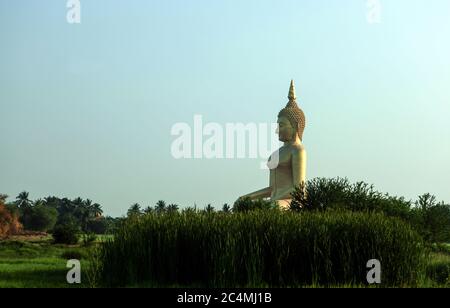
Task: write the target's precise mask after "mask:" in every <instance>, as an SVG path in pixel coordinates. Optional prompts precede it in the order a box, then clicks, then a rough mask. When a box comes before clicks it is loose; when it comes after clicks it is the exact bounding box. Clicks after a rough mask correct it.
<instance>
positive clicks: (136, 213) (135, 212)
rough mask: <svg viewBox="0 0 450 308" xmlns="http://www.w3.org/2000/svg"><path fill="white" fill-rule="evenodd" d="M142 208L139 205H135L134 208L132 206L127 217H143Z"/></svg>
mask: <svg viewBox="0 0 450 308" xmlns="http://www.w3.org/2000/svg"><path fill="white" fill-rule="evenodd" d="M141 214H142V213H141V206H140V205H139V203H135V204H133V205H132V206H130V208H129V209H128V212H127V216H128V217H131V216H139V215H141Z"/></svg>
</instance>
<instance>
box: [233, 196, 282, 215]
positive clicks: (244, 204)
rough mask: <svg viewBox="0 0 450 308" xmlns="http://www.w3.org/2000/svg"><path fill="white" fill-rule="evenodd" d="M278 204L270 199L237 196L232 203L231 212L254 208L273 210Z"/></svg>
mask: <svg viewBox="0 0 450 308" xmlns="http://www.w3.org/2000/svg"><path fill="white" fill-rule="evenodd" d="M277 208H278V205H277V204H276V203H275V202H272V201H266V200H263V199H260V200H251V199H250V198H239V199H238V200H237V201H236V202H235V203H234V205H233V212H249V211H254V210H273V209H277Z"/></svg>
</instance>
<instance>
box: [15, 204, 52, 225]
mask: <svg viewBox="0 0 450 308" xmlns="http://www.w3.org/2000/svg"><path fill="white" fill-rule="evenodd" d="M22 219H23V224H24V227H25V229H26V230H33V231H48V230H51V229H53V227H54V226H55V224H56V221H57V219H58V211H57V210H56V209H55V208H53V207H50V206H46V205H44V204H38V205H35V206H33V207H30V208H27V209H26V210H25V214H24V215H23V216H22Z"/></svg>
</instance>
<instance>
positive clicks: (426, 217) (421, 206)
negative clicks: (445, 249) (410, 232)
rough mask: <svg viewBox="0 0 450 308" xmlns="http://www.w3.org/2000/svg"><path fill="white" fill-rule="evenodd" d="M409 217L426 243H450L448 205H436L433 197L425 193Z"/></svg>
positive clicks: (449, 210)
mask: <svg viewBox="0 0 450 308" xmlns="http://www.w3.org/2000/svg"><path fill="white" fill-rule="evenodd" d="M411 216H412V221H413V225H414V226H415V227H416V229H417V230H418V231H419V233H420V234H421V235H422V236H423V238H424V239H425V240H426V241H427V242H430V243H440V242H448V241H450V205H448V204H445V203H444V202H440V203H438V202H437V201H436V197H435V196H433V195H431V194H429V193H426V194H423V195H421V196H419V199H418V200H417V201H416V203H415V208H413V210H412V215H411Z"/></svg>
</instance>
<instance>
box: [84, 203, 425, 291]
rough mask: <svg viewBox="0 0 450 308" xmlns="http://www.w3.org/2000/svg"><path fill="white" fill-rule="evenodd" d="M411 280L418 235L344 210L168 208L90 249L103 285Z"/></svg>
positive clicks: (419, 250)
mask: <svg viewBox="0 0 450 308" xmlns="http://www.w3.org/2000/svg"><path fill="white" fill-rule="evenodd" d="M369 259H378V260H380V261H381V266H382V269H381V270H382V273H381V275H382V286H414V285H416V284H417V283H418V282H419V281H420V279H421V277H422V275H423V273H424V264H425V256H424V245H423V243H422V240H421V238H420V236H418V235H417V233H416V232H414V231H413V230H412V229H411V228H410V226H409V225H407V224H405V223H404V222H402V221H401V220H399V219H394V218H387V217H385V216H384V215H382V214H370V213H352V212H342V211H340V212H337V211H333V212H331V211H326V212H314V213H312V212H305V213H293V212H280V211H274V210H269V211H254V212H249V213H233V214H225V213H198V212H186V213H171V214H162V215H161V214H148V215H144V216H141V217H138V218H132V219H128V220H127V221H126V222H125V223H124V224H123V225H122V226H121V227H120V228H119V229H118V230H117V232H116V234H115V235H114V239H110V240H107V241H106V242H105V243H104V244H103V245H102V246H101V247H100V250H99V252H98V255H97V257H96V260H95V262H91V263H92V264H95V265H96V268H95V276H96V279H98V282H99V283H100V284H101V285H103V286H127V285H138V284H146V285H154V286H201V287H284V286H303V285H322V286H332V285H345V284H354V285H361V284H363V285H364V284H367V281H366V274H367V271H368V269H367V268H366V263H367V261H368V260H369Z"/></svg>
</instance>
